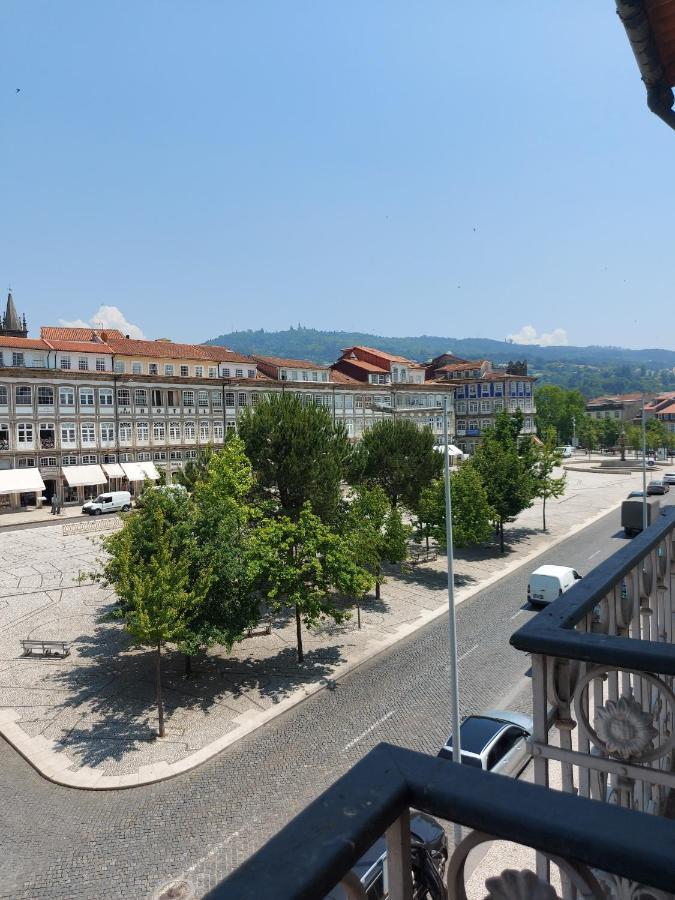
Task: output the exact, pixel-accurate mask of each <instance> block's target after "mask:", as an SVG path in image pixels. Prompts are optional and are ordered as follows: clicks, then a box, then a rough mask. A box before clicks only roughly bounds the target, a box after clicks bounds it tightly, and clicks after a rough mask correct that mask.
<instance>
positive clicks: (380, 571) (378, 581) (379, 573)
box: [375, 566, 382, 600]
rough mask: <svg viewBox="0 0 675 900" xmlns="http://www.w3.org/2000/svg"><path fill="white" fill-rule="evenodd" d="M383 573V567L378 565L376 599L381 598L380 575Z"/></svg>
mask: <svg viewBox="0 0 675 900" xmlns="http://www.w3.org/2000/svg"><path fill="white" fill-rule="evenodd" d="M381 573H382V569H381V568H380V566H378V567H377V569H376V571H375V599H376V600H379V599H380V575H381Z"/></svg>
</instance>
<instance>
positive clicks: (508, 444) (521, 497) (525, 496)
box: [471, 410, 533, 553]
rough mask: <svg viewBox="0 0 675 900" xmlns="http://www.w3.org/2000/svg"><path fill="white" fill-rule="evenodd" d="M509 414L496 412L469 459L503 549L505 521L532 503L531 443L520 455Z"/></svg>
mask: <svg viewBox="0 0 675 900" xmlns="http://www.w3.org/2000/svg"><path fill="white" fill-rule="evenodd" d="M512 418H513V417H511V416H510V415H509V413H508V412H506V411H505V410H502V411H501V412H500V413H499V414H498V415H497V418H496V420H495V427H494V428H487V429H485V431H484V432H483V439H482V441H481V443H480V444H479V446H478V448H477V450H476V452H475V454H474V455H473V458H472V460H471V463H472V465H473V466H475V468H476V470H477V472H478V474H479V475H480V478H481V481H482V483H483V485H484V486H485V490H486V493H487V499H488V503H489V504H490V507H491V508H492V510H493V511H494V522H495V525H496V528H497V532H498V534H499V546H500V549H501V552H502V553H503V552H504V525H505V524H506V523H507V522H509V521H512V520H513V519H514V518H515V517H516V516H517V515H518V513H520V512H522V511H523V510H524V509H527V508H528V507H529V506H531V505H532V488H533V486H532V459H531V457H532V451H531V444H530V442H528V443H527V456H526V457H523V456H521V455H520V452H519V447H518V435H515V434H514V430H515V429H514V427H513V422H512ZM516 421H517V420H516Z"/></svg>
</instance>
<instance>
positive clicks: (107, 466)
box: [101, 463, 124, 478]
mask: <svg viewBox="0 0 675 900" xmlns="http://www.w3.org/2000/svg"><path fill="white" fill-rule="evenodd" d="M101 468H102V469H103V471H104V472H105V474H106V475H107V476H108V478H124V469H123V468H122V466H121V465H120V464H119V463H103V465H102V466H101Z"/></svg>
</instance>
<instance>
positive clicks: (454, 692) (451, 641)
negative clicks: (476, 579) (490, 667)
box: [443, 395, 462, 843]
mask: <svg viewBox="0 0 675 900" xmlns="http://www.w3.org/2000/svg"><path fill="white" fill-rule="evenodd" d="M443 431H444V433H445V466H444V469H445V539H446V550H447V560H448V651H449V653H450V667H449V668H450V718H451V721H452V761H453V762H456V763H459V762H461V758H462V757H461V751H462V747H461V743H460V734H459V727H460V721H459V684H458V669H457V623H456V618H455V560H454V556H453V549H452V495H451V491H450V435H449V434H448V397H447V395H446V396H445V397H444V399H443ZM461 838H462V827H461V825H455V842H456V843H459V841H460V840H461Z"/></svg>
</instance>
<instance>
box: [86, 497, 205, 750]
mask: <svg viewBox="0 0 675 900" xmlns="http://www.w3.org/2000/svg"><path fill="white" fill-rule="evenodd" d="M183 500H185V503H187V502H188V501H187V500H186V499H185V498H180V499H176V498H174V497H171V496H169V495H167V494H166V493H165V492H162V491H158V490H153V491H147V492H146V496H145V499H144V503H143V506H142V507H141V508H140V509H138V510H137V511H136V512H134V513H132V514H131V515H130V516H127V517H126V519H125V521H124V526H123V527H122V529H121V530H120V531H118V532H116V533H115V534H113V535H110V536H109V537H106V538H104V539H103V546H104V548H105V550H106V551H107V553H108V558H107V561H106V563H105V565H104V568H103V571H102V573H100V574H99V575H97V577H98V578H99V579H100V580H102V581H104V582H105V583H106V584H109V585H112V586H113V587H114V588H115V592H116V594H117V597H118V599H119V604H120V606H119V608H118V610H117V617H118V618H123V619H124V627H125V628H126V630H127V631H128V632H129V633H130V634H131V635H132V637H133V639H134V640H135V641H136V642H137V643H138V644H140V645H142V646H146V647H153V648H154V649H155V670H156V696H157V715H158V720H159V728H158V732H159V736H160V737H164V734H165V728H164V704H163V699H162V647H163V646H164V645H166V644H173V645H180V644H181V643H182V642H183V641H184V640H185V639H186V637H187V636H188V632H189V623H190V620H191V618H192V617H193V615H194V610H195V609H196V608H198V607H199V606H200V604H201V603H202V602H203V601H204V598H205V596H206V593H207V591H208V585H209V577H210V573H209V572H208V571H202V572H200V573H198V574H197V576H196V577H195V574H194V567H193V560H194V556H195V553H196V545H195V541H194V539H193V538H192V537H191V536H190V534H189V528H184V527H181V524H180V522H179V521H178V522H177V520H176V515H177V513H178V509H177V507H178V506H180V505H181V504H182V503H183ZM184 508H185V507H184Z"/></svg>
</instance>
